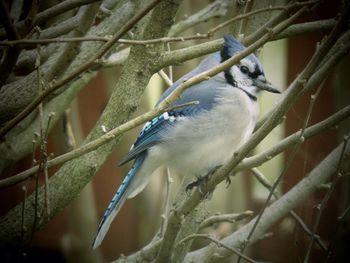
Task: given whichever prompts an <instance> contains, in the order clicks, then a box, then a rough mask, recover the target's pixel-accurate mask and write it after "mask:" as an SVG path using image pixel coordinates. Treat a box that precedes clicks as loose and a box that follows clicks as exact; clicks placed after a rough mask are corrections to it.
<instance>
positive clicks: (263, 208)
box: [237, 82, 324, 263]
mask: <svg viewBox="0 0 350 263" xmlns="http://www.w3.org/2000/svg"><path fill="white" fill-rule="evenodd" d="M323 84H324V82H323V83H322V84H321V85H320V86H319V88H318V90H317V91H316V93H315V94H313V95H311V97H310V105H309V108H308V110H307V114H306V118H305V121H304V124H303V127H302V130H301V132H300V137H299V141H298V143H297V144H296V145H295V146H294V149H293V152H292V153H291V155H290V157H289V158H288V161H287V162H286V164H285V166H284V167H283V170H282V172H281V173H280V175H279V176H278V177H277V179H276V180H275V182H274V183H273V185H272V187H271V191H270V192H269V195H268V197H267V198H266V200H265V202H264V205H263V207H262V209H261V210H260V212H259V215H258V217H257V219H256V220H255V222H254V225H253V227H252V229H251V231H250V232H249V234H248V236H247V239H246V240H245V242H244V244H243V246H242V248H241V252H242V253H243V252H244V250H245V248H246V246H247V245H248V244H249V241H250V238H251V237H252V236H253V233H254V231H255V229H256V228H257V226H258V224H259V221H260V219H261V217H262V216H263V214H264V212H265V210H266V208H267V206H268V204H269V203H270V200H271V198H272V196H273V195H274V194H275V190H276V188H277V186H278V185H279V183H280V181H281V180H282V178H283V177H284V175H285V174H286V173H287V171H288V170H289V167H290V166H291V164H292V162H293V161H294V159H295V157H296V155H297V153H298V152H299V150H300V146H301V144H302V143H303V142H304V140H305V138H304V133H305V130H306V127H307V125H308V123H309V120H310V117H311V113H312V111H313V109H314V106H315V102H316V100H317V98H318V95H319V94H320V92H321V90H322V87H323ZM312 240H313V238H312ZM239 262H240V257H238V260H237V263H239Z"/></svg>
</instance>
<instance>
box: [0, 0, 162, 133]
mask: <svg viewBox="0 0 350 263" xmlns="http://www.w3.org/2000/svg"><path fill="white" fill-rule="evenodd" d="M159 2H160V0H154V1H152V2H151V4H149V5H148V6H146V8H144V9H143V10H141V11H140V12H139V13H138V14H137V15H135V16H134V17H133V18H132V19H131V20H129V21H128V23H126V24H125V25H124V26H123V27H122V28H121V29H120V30H119V32H118V33H116V34H115V35H114V36H113V37H112V38H111V40H109V41H108V42H107V43H106V44H105V45H104V46H103V47H102V48H101V49H100V50H99V51H98V52H97V53H96V54H95V55H94V56H93V57H92V58H91V59H89V60H88V61H87V62H86V63H84V64H83V65H81V66H80V67H78V68H77V69H75V70H73V72H71V73H70V74H69V75H68V76H66V77H65V78H63V79H61V80H58V81H56V82H54V83H53V84H51V85H50V86H49V88H47V89H46V90H45V91H44V92H43V93H41V94H40V95H39V96H38V97H37V98H36V99H35V100H34V101H33V102H32V103H30V104H29V105H28V106H27V107H26V108H25V109H24V110H23V111H21V112H20V113H19V114H18V115H17V116H16V117H15V118H13V119H12V120H10V121H8V122H7V123H6V124H5V125H4V126H3V127H2V128H1V129H0V138H2V137H3V136H4V135H5V134H6V133H7V132H9V131H10V130H11V129H12V128H13V127H14V126H15V125H16V124H17V123H19V122H20V121H21V120H23V119H24V118H25V117H26V116H28V114H29V113H31V112H32V111H33V110H34V109H35V108H36V106H38V104H39V103H40V102H41V101H43V100H44V99H45V98H46V97H47V96H49V95H50V94H51V93H53V92H54V91H55V90H57V89H59V88H60V87H61V86H63V85H64V84H66V83H68V82H70V81H71V80H73V79H75V78H76V77H78V76H79V75H80V74H81V73H83V72H84V71H86V70H87V69H89V67H90V66H91V65H92V64H93V63H94V62H95V60H96V59H99V58H101V57H102V56H103V55H104V54H105V53H106V52H107V51H108V50H109V49H110V48H111V47H112V46H113V45H114V43H115V42H116V41H117V40H118V39H119V38H120V37H121V36H122V35H124V34H125V33H126V32H127V31H129V30H130V29H131V28H132V27H133V26H134V25H135V23H137V21H139V20H140V19H141V18H142V17H143V16H145V15H146V14H147V13H148V12H149V11H150V10H151V9H152V8H153V7H154V6H155V5H156V4H158V3H159Z"/></svg>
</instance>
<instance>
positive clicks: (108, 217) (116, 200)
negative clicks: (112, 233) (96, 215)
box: [93, 153, 147, 249]
mask: <svg viewBox="0 0 350 263" xmlns="http://www.w3.org/2000/svg"><path fill="white" fill-rule="evenodd" d="M146 155H147V153H143V154H141V155H139V156H138V157H137V158H136V160H135V163H134V164H133V166H132V167H131V169H130V171H129V172H128V174H127V175H126V176H125V178H124V180H123V182H122V183H121V185H120V186H119V188H118V190H117V192H116V193H115V195H114V196H113V198H112V201H111V202H110V203H109V205H108V207H107V210H106V211H105V213H104V215H103V218H102V220H101V223H100V225H99V227H98V229H97V234H96V236H95V239H94V242H93V248H94V249H95V248H96V247H98V246H99V245H100V244H101V242H102V240H103V238H104V237H105V235H106V234H107V231H108V229H109V227H110V225H111V223H112V221H113V219H114V217H115V216H116V215H117V213H118V211H119V210H120V208H121V207H122V206H123V204H124V202H125V200H126V198H127V197H128V196H127V189H128V187H129V186H130V184H131V182H132V180H133V179H134V178H135V176H136V174H137V172H138V171H139V169H140V167H141V165H142V163H143V161H144V160H145V157H146Z"/></svg>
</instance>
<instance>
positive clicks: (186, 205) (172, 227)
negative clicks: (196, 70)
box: [156, 7, 311, 262]
mask: <svg viewBox="0 0 350 263" xmlns="http://www.w3.org/2000/svg"><path fill="white" fill-rule="evenodd" d="M307 10H308V9H307V8H306V7H302V8H301V9H299V10H298V11H296V12H295V13H294V14H293V15H291V16H290V17H289V18H288V19H286V20H284V21H283V22H281V23H280V24H278V25H277V26H275V27H274V28H273V29H271V30H269V32H268V33H266V34H265V35H263V36H262V37H261V38H260V39H258V40H257V41H256V42H254V43H253V44H251V45H250V46H248V47H247V48H246V49H244V50H243V51H242V52H239V53H238V54H236V55H234V56H233V57H232V58H230V59H228V60H226V61H225V62H224V63H222V64H220V65H219V66H217V67H215V68H213V69H211V70H208V71H206V72H204V73H202V74H199V75H197V76H195V77H193V78H191V79H189V80H188V81H186V82H184V83H183V84H181V85H180V86H179V87H178V88H177V89H175V90H174V91H173V92H172V95H174V96H179V95H177V93H181V90H182V89H184V88H186V87H187V85H193V84H194V83H197V82H198V81H200V80H201V77H202V78H208V77H210V76H212V75H211V74H212V73H213V75H215V74H217V73H218V72H220V71H218V72H217V71H216V70H217V69H221V70H224V69H225V66H227V68H228V67H229V66H232V65H231V64H230V63H232V64H234V63H233V62H235V63H237V62H238V61H239V60H240V59H242V58H243V57H244V56H245V55H247V54H246V53H251V52H253V51H254V50H256V49H257V48H258V47H260V46H262V45H263V44H265V43H266V42H267V41H268V40H269V38H270V37H272V36H273V35H275V34H277V33H279V32H281V31H282V30H284V29H285V28H287V27H288V26H289V25H290V24H291V23H293V22H294V21H295V19H297V18H298V17H300V15H302V14H303V13H304V12H306V11H307ZM245 52H246V53H245ZM241 56H242V57H241ZM236 59H237V60H236ZM310 73H311V72H310ZM297 88H298V89H297ZM293 91H295V92H296V91H298V92H300V90H299V85H298V86H297V87H295V88H294V89H293ZM292 98H294V97H288V99H290V100H291V99H292ZM283 102H284V103H286V102H287V101H283ZM167 103H168V101H167V99H165V100H164V101H163V102H162V103H160V105H162V104H165V105H167ZM280 107H281V105H280ZM283 110H286V108H283ZM281 113H282V108H276V112H275V113H274V114H272V115H275V116H274V117H275V118H271V119H270V122H266V123H265V126H263V127H262V128H263V129H261V130H260V131H258V132H256V133H255V134H254V135H253V136H252V137H251V139H250V140H249V141H248V142H247V143H245V144H244V145H243V146H242V147H240V148H239V149H238V151H236V152H235V153H234V156H233V158H232V159H231V160H230V162H229V163H228V164H227V165H224V166H222V167H221V168H219V169H218V170H217V171H216V172H215V173H214V174H213V176H211V177H210V178H209V180H208V183H207V184H206V185H205V186H204V187H203V188H201V191H199V190H198V189H195V190H194V191H193V192H192V195H191V197H190V198H188V199H185V200H184V202H183V203H182V204H181V205H179V206H178V208H177V209H175V210H174V211H173V212H172V213H171V214H170V216H169V220H168V222H169V223H168V227H167V230H166V233H165V236H164V242H162V247H161V249H160V251H159V253H158V257H157V260H156V262H165V261H167V259H168V258H169V254H168V251H170V250H171V248H172V246H173V244H174V242H175V238H176V233H177V232H178V231H179V229H180V227H181V221H182V215H187V214H188V213H189V211H192V209H194V207H195V206H196V205H198V203H199V202H200V200H201V199H202V197H203V194H204V195H205V194H206V193H209V192H211V191H213V190H214V188H215V186H216V185H217V184H218V183H220V182H222V180H224V179H225V178H226V177H227V174H228V173H229V172H230V171H232V169H233V168H234V167H236V166H237V164H238V163H239V162H240V161H241V160H242V159H243V158H244V157H245V156H246V155H247V154H248V153H249V152H250V151H251V150H252V148H253V146H255V145H256V144H257V143H258V142H260V141H261V140H262V139H263V138H264V137H265V135H266V134H267V133H268V132H270V131H271V130H272V129H273V127H275V124H276V123H275V122H276V120H279V119H280V118H279V117H280V116H279V115H280V114H281ZM271 117H273V116H271ZM179 211H181V212H179Z"/></svg>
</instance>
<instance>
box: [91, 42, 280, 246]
mask: <svg viewBox="0 0 350 263" xmlns="http://www.w3.org/2000/svg"><path fill="white" fill-rule="evenodd" d="M224 40H225V42H224V46H223V48H222V50H221V51H219V52H216V53H214V54H212V55H210V56H208V57H207V58H206V59H204V60H203V61H202V62H201V63H200V65H199V66H198V67H197V68H195V69H194V70H192V71H191V72H189V73H188V74H186V75H185V76H183V77H182V78H180V79H179V80H178V81H176V82H175V83H174V84H173V85H172V86H171V87H169V88H168V89H167V90H166V91H165V92H164V93H163V95H162V96H161V98H160V100H159V101H158V103H157V104H159V103H160V102H161V101H162V100H163V99H165V98H166V97H167V96H168V95H169V94H170V93H171V92H172V91H173V90H174V89H176V87H177V86H179V85H180V84H181V83H182V82H183V81H185V80H187V79H190V78H191V77H193V76H195V75H197V74H199V73H201V72H203V71H205V70H208V69H210V68H212V67H215V66H216V65H218V64H220V63H221V62H223V61H225V60H227V59H229V58H231V57H232V56H233V55H234V54H236V53H237V52H239V51H242V50H243V49H244V46H243V45H242V44H241V43H239V42H238V41H237V40H236V39H235V38H233V37H232V36H225V37H224ZM260 90H266V91H269V92H273V93H279V91H278V90H277V89H276V88H274V87H273V86H272V84H271V83H269V82H268V81H267V80H266V78H265V75H264V71H263V68H262V66H261V64H260V62H259V60H258V59H257V57H256V56H255V55H254V54H250V55H249V56H247V57H245V58H243V59H242V60H241V61H240V62H239V63H238V64H236V65H234V66H233V67H231V68H230V69H227V70H225V71H224V72H221V73H219V74H217V75H215V76H214V77H212V78H210V79H208V80H205V81H202V82H200V83H197V84H195V85H193V86H192V87H190V88H189V89H187V90H185V91H184V92H183V94H182V96H181V98H180V99H179V100H177V101H175V102H174V103H173V104H172V106H176V105H182V104H184V103H188V102H192V101H198V102H199V103H198V104H196V105H195V104H192V105H190V106H187V107H179V108H176V109H174V110H171V111H168V112H165V113H163V114H162V115H160V116H158V117H156V118H154V119H153V120H151V121H149V122H147V123H146V124H145V125H144V127H143V129H142V130H141V132H140V135H139V136H138V138H137V139H136V141H135V143H134V144H133V146H132V147H131V149H130V151H129V153H128V154H127V155H126V156H125V157H124V158H123V159H122V160H121V161H120V165H122V164H125V163H127V162H129V161H131V160H133V159H134V160H135V161H134V164H133V166H132V167H131V169H130V171H129V172H128V174H127V175H126V177H125V178H124V180H123V182H122V184H121V185H120V187H119V188H118V190H117V192H116V194H115V195H114V197H113V199H112V201H111V203H110V204H109V206H108V208H107V210H106V212H105V214H104V216H103V218H102V221H101V223H100V225H99V228H98V232H97V235H96V237H95V240H94V243H93V247H94V248H96V247H98V246H99V245H100V244H101V242H102V240H103V238H104V236H105V235H106V233H107V231H108V229H109V226H110V224H111V223H112V220H113V219H114V217H115V216H116V215H117V213H118V211H119V210H120V208H121V207H122V205H123V204H124V202H125V200H126V199H127V198H133V197H134V196H136V195H137V194H139V193H140V192H141V191H142V190H143V189H144V188H145V186H146V185H147V183H148V181H149V179H150V177H151V175H152V173H153V171H155V170H156V169H157V168H158V167H160V166H166V167H169V168H170V169H173V170H175V171H178V172H179V173H181V174H184V175H191V176H201V175H206V174H208V173H209V172H210V171H212V170H213V169H214V168H215V167H218V166H220V165H223V164H225V163H226V162H228V161H229V159H230V158H231V157H232V155H233V153H234V151H235V150H236V149H237V148H238V147H240V146H241V145H242V144H243V143H244V142H246V141H247V139H248V138H249V137H250V135H251V134H252V132H253V129H254V126H255V123H256V121H257V118H258V114H259V105H258V102H257V100H258V98H257V95H258V93H259V91H260Z"/></svg>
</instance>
